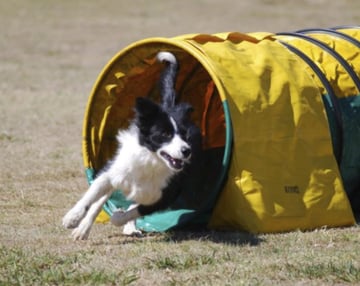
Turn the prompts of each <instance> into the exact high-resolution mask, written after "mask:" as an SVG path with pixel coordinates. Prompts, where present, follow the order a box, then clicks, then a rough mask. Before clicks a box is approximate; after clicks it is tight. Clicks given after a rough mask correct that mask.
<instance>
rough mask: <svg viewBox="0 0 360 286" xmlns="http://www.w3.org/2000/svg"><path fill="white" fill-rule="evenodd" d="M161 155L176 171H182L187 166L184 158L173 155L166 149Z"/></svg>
mask: <svg viewBox="0 0 360 286" xmlns="http://www.w3.org/2000/svg"><path fill="white" fill-rule="evenodd" d="M160 155H161V157H163V158H164V159H165V160H166V161H167V162H168V163H169V166H170V167H171V168H172V169H174V170H175V171H181V170H182V169H183V168H184V166H185V161H184V160H182V159H177V158H174V157H171V156H170V155H169V154H168V153H166V152H165V151H161V152H160Z"/></svg>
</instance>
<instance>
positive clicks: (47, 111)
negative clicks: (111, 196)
mask: <svg viewBox="0 0 360 286" xmlns="http://www.w3.org/2000/svg"><path fill="white" fill-rule="evenodd" d="M329 3H330V2H329V1H325V0H312V1H311V0H307V1H280V0H272V1H270V0H262V1H261V0H255V1H236V0H233V1H231V0H226V1H213V0H203V1H165V0H159V1H151V2H149V1H145V0H134V1H115V0H102V1H52V0H51V1H47V0H35V1H21V0H14V1H1V3H0V26H1V27H2V28H1V33H0V122H1V123H0V148H1V150H2V152H1V153H0V210H1V216H0V285H57V284H61V285H72V284H87V285H101V284H103V285H128V284H131V285H241V284H244V285H257V284H258V285H264V284H265V285H266V284H267V285H269V284H277V285H294V284H305V285H309V284H311V285H323V284H327V285H332V284H347V283H349V284H356V283H360V264H359V257H360V237H359V228H358V227H352V228H345V229H321V230H318V231H314V232H306V233H303V232H292V233H286V234H276V235H259V236H251V235H248V234H244V233H239V232H234V233H217V232H208V231H203V232H198V233H168V234H158V235H149V236H146V237H144V238H126V237H123V236H121V235H119V231H118V229H116V228H114V227H112V226H110V225H96V226H95V227H94V230H93V232H92V236H91V238H90V240H89V241H86V242H76V243H75V242H72V241H71V240H70V238H69V232H68V231H66V230H63V229H62V227H61V225H60V221H61V217H62V216H63V214H64V213H65V211H66V210H67V209H68V208H69V207H70V206H71V204H72V203H74V201H75V200H76V198H77V197H78V196H79V194H80V193H81V192H83V190H84V189H85V188H86V187H87V183H86V180H85V176H84V174H83V167H82V158H81V146H80V142H81V127H82V117H83V112H84V107H85V104H86V101H87V96H88V93H89V91H90V89H91V86H92V84H93V83H94V81H95V79H96V77H97V74H98V73H99V72H100V70H101V68H102V67H103V65H104V64H105V63H106V62H107V61H108V60H109V58H111V57H112V56H113V55H114V54H115V53H116V52H117V51H118V50H120V49H122V48H123V47H124V46H126V45H127V44H129V43H131V42H133V41H135V40H138V39H143V38H147V37H151V36H175V35H179V34H185V33H194V32H207V33H212V32H221V31H243V32H247V31H259V30H263V31H270V32H271V31H274V32H276V31H288V30H292V29H297V28H307V27H329V26H335V25H340V24H359V23H360V16H359V14H358V11H359V9H360V2H359V1H350V0H348V1H346V0H344V1H332V2H331V4H329ZM325 9H326V10H325Z"/></svg>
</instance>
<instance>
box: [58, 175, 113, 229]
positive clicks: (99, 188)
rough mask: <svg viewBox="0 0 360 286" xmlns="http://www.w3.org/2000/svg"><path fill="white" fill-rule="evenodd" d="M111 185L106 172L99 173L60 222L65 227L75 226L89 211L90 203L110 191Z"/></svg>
mask: <svg viewBox="0 0 360 286" xmlns="http://www.w3.org/2000/svg"><path fill="white" fill-rule="evenodd" d="M111 191H112V186H111V182H110V180H109V177H108V175H107V173H103V174H101V175H100V176H99V177H97V178H96V179H95V181H94V182H93V183H92V184H91V186H90V188H89V189H88V191H87V192H86V193H85V194H84V196H83V197H82V198H81V199H80V200H79V201H78V202H77V203H76V204H75V206H74V207H73V208H72V209H71V210H70V211H68V213H67V214H66V215H65V216H64V218H63V220H62V223H63V226H64V227H66V228H75V227H77V226H78V225H79V223H80V222H81V220H82V219H83V218H84V217H85V215H86V213H87V212H88V211H89V209H90V207H91V205H92V204H93V203H94V202H96V201H97V200H99V199H100V198H101V197H103V196H104V195H105V194H107V193H111Z"/></svg>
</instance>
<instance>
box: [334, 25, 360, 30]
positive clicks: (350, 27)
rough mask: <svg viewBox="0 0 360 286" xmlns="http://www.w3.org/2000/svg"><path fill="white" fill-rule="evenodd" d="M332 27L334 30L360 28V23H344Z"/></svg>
mask: <svg viewBox="0 0 360 286" xmlns="http://www.w3.org/2000/svg"><path fill="white" fill-rule="evenodd" d="M331 29H332V30H346V29H360V26H358V25H342V26H336V27H332V28H331Z"/></svg>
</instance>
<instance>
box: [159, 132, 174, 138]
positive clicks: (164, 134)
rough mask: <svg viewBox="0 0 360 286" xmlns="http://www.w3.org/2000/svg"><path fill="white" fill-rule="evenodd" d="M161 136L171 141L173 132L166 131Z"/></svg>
mask: <svg viewBox="0 0 360 286" xmlns="http://www.w3.org/2000/svg"><path fill="white" fill-rule="evenodd" d="M161 136H162V137H163V138H166V139H170V138H171V137H172V134H171V132H168V131H164V132H163V133H161Z"/></svg>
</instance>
